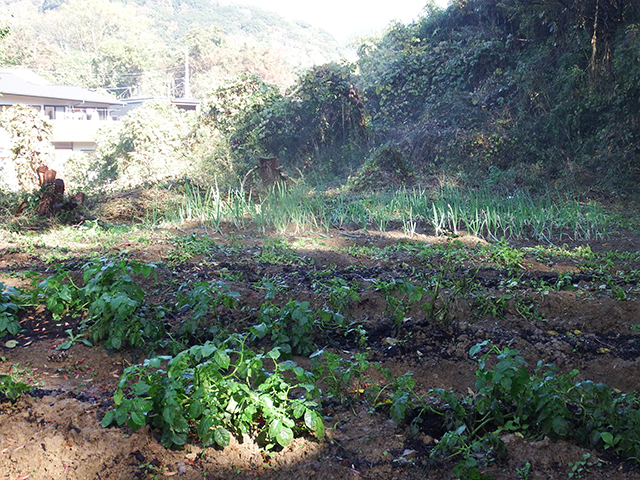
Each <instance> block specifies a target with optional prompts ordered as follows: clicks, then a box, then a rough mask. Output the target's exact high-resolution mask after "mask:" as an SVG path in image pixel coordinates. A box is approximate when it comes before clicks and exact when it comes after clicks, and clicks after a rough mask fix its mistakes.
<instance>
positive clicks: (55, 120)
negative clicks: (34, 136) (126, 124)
mask: <svg viewBox="0 0 640 480" xmlns="http://www.w3.org/2000/svg"><path fill="white" fill-rule="evenodd" d="M16 104H22V105H29V106H32V107H35V108H38V109H39V110H41V111H42V112H43V113H44V114H45V115H46V116H47V117H48V118H49V120H50V121H51V125H52V127H53V137H52V143H53V146H54V147H55V148H56V150H57V152H56V153H60V154H61V155H60V156H62V157H65V156H67V157H68V156H69V155H70V154H71V152H75V151H91V150H94V149H95V145H96V144H95V138H96V133H97V131H98V129H99V128H100V127H102V126H104V125H106V122H110V121H112V120H113V111H114V109H118V108H121V107H122V105H124V103H123V102H121V101H119V100H117V99H115V98H114V97H110V96H107V95H103V94H101V93H96V92H92V91H90V90H87V89H84V88H80V87H73V86H68V85H54V84H52V83H49V82H48V81H47V80H45V79H44V78H42V77H41V76H39V75H37V74H36V73H34V72H33V71H31V70H28V69H14V70H0V108H2V107H6V106H11V105H16ZM0 142H2V136H1V135H0ZM0 148H1V147H0ZM5 148H6V146H5ZM0 155H1V154H0Z"/></svg>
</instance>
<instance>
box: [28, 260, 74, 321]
mask: <svg viewBox="0 0 640 480" xmlns="http://www.w3.org/2000/svg"><path fill="white" fill-rule="evenodd" d="M33 283H34V286H35V288H34V289H33V293H32V295H33V296H34V297H35V299H44V302H45V306H46V307H47V310H49V311H50V312H51V314H52V315H53V318H54V319H55V320H59V319H60V318H61V317H63V316H64V315H67V314H77V313H79V312H80V311H81V310H83V309H84V307H85V306H86V304H85V303H84V301H83V299H82V295H81V291H80V290H81V287H78V286H76V285H75V283H74V282H73V280H72V278H71V275H70V274H69V272H67V271H64V270H60V271H58V272H56V273H55V274H53V275H51V276H49V277H47V278H45V279H44V280H41V281H38V280H37V279H36V280H35V281H34V282H33Z"/></svg>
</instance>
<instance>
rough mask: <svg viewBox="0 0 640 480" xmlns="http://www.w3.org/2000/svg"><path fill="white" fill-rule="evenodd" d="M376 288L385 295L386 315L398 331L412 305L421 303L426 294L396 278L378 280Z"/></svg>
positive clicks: (421, 289) (420, 289)
mask: <svg viewBox="0 0 640 480" xmlns="http://www.w3.org/2000/svg"><path fill="white" fill-rule="evenodd" d="M374 287H375V289H376V290H377V291H379V292H382V293H383V294H384V296H385V302H386V313H387V314H388V315H389V316H390V318H391V320H392V321H393V323H394V326H395V329H396V331H398V330H399V329H400V327H401V326H402V322H403V321H404V319H405V316H406V315H407V314H408V312H409V310H410V309H411V306H412V304H415V303H418V302H420V301H421V300H422V297H423V295H424V294H425V291H424V289H423V288H421V287H419V286H416V285H414V284H413V283H411V282H406V281H404V280H402V279H396V278H394V279H391V280H389V281H384V280H380V279H376V280H375V282H374ZM429 305H431V304H429Z"/></svg>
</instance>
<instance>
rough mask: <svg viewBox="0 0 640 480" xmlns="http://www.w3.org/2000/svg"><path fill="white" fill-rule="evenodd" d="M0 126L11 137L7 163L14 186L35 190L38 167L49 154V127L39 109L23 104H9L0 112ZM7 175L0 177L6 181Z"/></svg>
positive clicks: (44, 163) (50, 148)
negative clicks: (10, 167) (15, 182)
mask: <svg viewBox="0 0 640 480" xmlns="http://www.w3.org/2000/svg"><path fill="white" fill-rule="evenodd" d="M0 126H2V127H3V128H4V129H5V130H6V131H7V132H8V133H9V135H10V136H11V139H12V147H11V153H12V157H11V161H12V162H13V165H14V169H15V175H16V177H17V181H18V185H19V186H20V188H21V189H22V190H24V191H26V192H31V191H33V190H35V189H37V188H38V187H39V185H40V183H39V180H38V173H37V170H38V167H40V166H41V165H46V164H47V163H49V160H50V159H51V158H52V155H53V144H52V143H51V140H50V139H51V134H52V130H51V125H50V124H49V123H48V122H47V119H46V118H45V116H44V114H43V113H42V112H40V111H39V110H37V109H35V108H32V107H29V106H26V105H13V106H10V107H7V108H3V109H2V112H0ZM7 174H8V172H5V173H4V175H3V176H5V178H7V177H6V176H7Z"/></svg>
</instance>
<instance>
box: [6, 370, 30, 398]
mask: <svg viewBox="0 0 640 480" xmlns="http://www.w3.org/2000/svg"><path fill="white" fill-rule="evenodd" d="M32 388H33V387H32V386H31V385H28V384H26V383H24V382H22V381H19V380H16V379H15V378H14V376H13V375H7V374H0V394H2V395H5V396H6V397H7V398H8V399H9V400H11V401H16V400H17V399H18V397H19V396H20V395H22V394H23V393H24V392H28V391H29V390H31V389H32Z"/></svg>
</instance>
